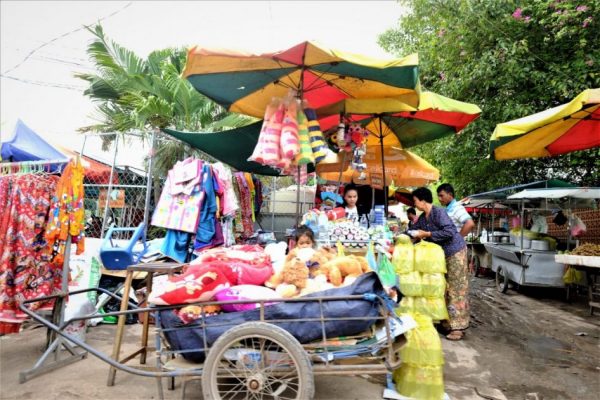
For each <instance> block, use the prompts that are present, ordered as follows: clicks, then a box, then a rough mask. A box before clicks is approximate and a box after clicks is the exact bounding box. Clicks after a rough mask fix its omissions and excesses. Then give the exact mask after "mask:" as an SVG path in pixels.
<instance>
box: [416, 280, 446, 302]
mask: <svg viewBox="0 0 600 400" xmlns="http://www.w3.org/2000/svg"><path fill="white" fill-rule="evenodd" d="M421 286H422V288H423V290H422V294H423V296H424V297H444V294H445V293H446V278H444V274H421Z"/></svg>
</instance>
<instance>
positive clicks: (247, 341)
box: [202, 322, 315, 400]
mask: <svg viewBox="0 0 600 400" xmlns="http://www.w3.org/2000/svg"><path fill="white" fill-rule="evenodd" d="M202 391H203V393H204V400H221V399H223V400H224V399H238V398H239V399H265V400H266V399H272V400H292V399H296V400H305V399H312V398H313V396H314V394H315V384H314V379H313V373H312V365H311V363H310V361H309V359H308V356H307V355H306V353H305V352H304V349H303V348H302V346H301V345H300V343H298V341H297V340H296V339H295V338H294V337H293V336H292V335H291V334H289V333H288V332H287V331H285V330H283V329H281V328H280V327H278V326H276V325H272V324H267V323H264V322H247V323H245V324H242V325H240V326H239V327H234V328H232V329H230V330H228V331H227V332H225V333H224V334H223V335H221V337H219V339H217V341H216V342H215V343H214V345H213V346H212V348H211V349H210V351H209V353H208V357H207V358H206V361H205V363H204V374H203V375H202Z"/></svg>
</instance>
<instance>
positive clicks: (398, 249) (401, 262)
mask: <svg viewBox="0 0 600 400" xmlns="http://www.w3.org/2000/svg"><path fill="white" fill-rule="evenodd" d="M392 264H394V268H395V270H396V273H397V274H408V273H409V272H413V271H414V270H415V249H414V246H413V244H412V243H410V242H408V243H403V242H398V244H396V246H394V253H393V254H392Z"/></svg>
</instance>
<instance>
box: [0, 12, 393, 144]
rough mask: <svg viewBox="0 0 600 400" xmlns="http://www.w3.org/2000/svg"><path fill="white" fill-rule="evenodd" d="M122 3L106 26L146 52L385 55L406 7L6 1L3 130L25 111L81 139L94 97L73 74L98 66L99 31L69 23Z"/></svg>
mask: <svg viewBox="0 0 600 400" xmlns="http://www.w3.org/2000/svg"><path fill="white" fill-rule="evenodd" d="M118 10H120V11H119V12H118V13H116V14H115V15H112V16H110V17H108V18H106V19H105V20H103V21H102V25H103V27H104V31H105V33H106V34H107V36H109V37H110V38H111V39H113V40H114V41H116V42H117V43H119V44H121V45H123V46H124V47H127V48H129V49H131V50H133V51H134V52H136V53H137V54H138V55H140V56H146V55H147V54H148V53H149V52H150V51H152V50H156V49H161V48H165V47H171V46H190V45H195V44H198V45H202V46H205V47H223V48H237V49H242V50H247V51H254V52H264V51H270V50H281V49H285V48H287V47H290V46H292V45H294V44H297V43H300V42H302V41H304V40H317V41H319V42H321V43H323V44H325V45H327V46H330V47H333V48H338V49H340V50H346V51H350V52H354V53H360V54H366V55H370V56H375V57H381V58H389V57H390V56H389V55H387V54H386V53H385V52H384V51H383V50H382V49H381V48H379V46H378V45H377V43H376V41H377V36H378V35H379V34H381V33H383V32H384V31H385V30H386V29H388V28H390V27H393V26H395V25H396V24H397V21H398V19H399V18H400V16H401V14H402V12H403V9H402V8H401V7H400V5H398V4H397V3H396V2H395V1H198V2H191V1H189V2H183V1H132V2H126V1H5V0H2V1H1V2H0V51H1V54H0V56H1V57H0V71H1V73H2V77H1V78H0V94H1V95H0V122H1V127H0V132H1V135H2V136H1V137H0V139H1V138H5V137H7V136H8V135H10V133H11V132H12V130H13V128H14V125H15V122H16V120H17V119H18V118H20V119H21V120H23V122H25V124H27V125H28V126H29V127H30V128H32V129H33V130H34V131H36V132H37V133H38V134H40V135H41V136H43V137H45V138H46V139H49V140H50V141H51V142H53V143H57V144H60V145H63V146H65V147H68V148H71V149H75V150H79V149H80V148H81V143H82V139H81V137H80V135H77V136H76V135H75V131H76V130H77V129H78V128H80V127H82V126H86V125H90V124H92V123H94V121H93V119H91V116H92V115H93V104H92V103H91V101H90V100H89V99H88V98H86V97H84V96H83V94H82V90H83V89H84V83H83V81H80V80H78V79H75V78H74V77H73V73H75V72H91V71H92V69H91V65H90V63H89V62H88V60H87V56H86V53H85V49H86V46H87V44H88V42H89V41H90V38H91V34H90V33H88V32H87V31H86V30H85V29H81V30H79V31H76V32H72V33H68V32H71V31H74V30H76V29H78V28H81V27H82V26H83V25H88V24H93V23H95V22H96V21H98V20H99V19H100V18H103V17H107V16H108V15H110V14H113V13H115V12H116V11H118ZM67 33H68V34H67ZM65 34H66V35H65ZM63 35H65V36H63ZM57 37H59V38H58V39H56V40H54V41H52V42H51V43H50V44H48V45H46V46H44V47H42V48H41V49H39V50H37V51H36V52H35V53H34V54H33V55H31V57H29V58H28V60H26V61H25V62H23V63H22V64H21V65H20V66H18V67H17V68H15V69H13V68H14V67H15V66H16V65H17V64H19V63H20V62H21V61H22V60H23V59H24V58H25V57H26V56H27V55H28V53H30V52H31V51H32V50H34V49H35V48H36V47H38V46H40V45H42V44H44V43H45V42H48V41H50V40H52V39H55V38H57ZM11 69H12V70H11ZM6 76H9V77H13V78H17V79H19V80H25V81H28V83H26V82H23V81H17V80H14V79H10V78H7V77H6ZM55 86H60V87H55ZM65 87H67V88H68V89H66V88H65ZM88 146H89V143H86V152H87V151H88V150H87V149H88Z"/></svg>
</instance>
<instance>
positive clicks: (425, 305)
mask: <svg viewBox="0 0 600 400" xmlns="http://www.w3.org/2000/svg"><path fill="white" fill-rule="evenodd" d="M414 309H415V312H417V313H421V314H423V315H427V316H428V317H430V318H431V319H433V320H434V321H442V320H445V319H448V309H447V308H446V299H445V298H444V297H415V300H414Z"/></svg>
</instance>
